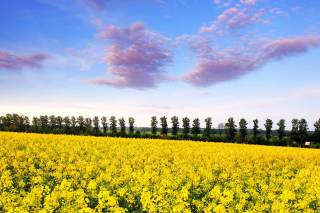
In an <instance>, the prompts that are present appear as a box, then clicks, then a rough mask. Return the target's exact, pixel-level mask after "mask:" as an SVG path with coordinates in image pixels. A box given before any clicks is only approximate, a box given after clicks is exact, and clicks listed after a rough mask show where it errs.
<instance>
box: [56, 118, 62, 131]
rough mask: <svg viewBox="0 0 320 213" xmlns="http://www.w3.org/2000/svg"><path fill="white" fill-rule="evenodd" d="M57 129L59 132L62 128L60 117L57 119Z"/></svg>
mask: <svg viewBox="0 0 320 213" xmlns="http://www.w3.org/2000/svg"><path fill="white" fill-rule="evenodd" d="M57 127H58V129H59V130H60V129H62V127H63V118H62V117H61V116H58V117H57Z"/></svg>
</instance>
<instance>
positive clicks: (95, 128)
mask: <svg viewBox="0 0 320 213" xmlns="http://www.w3.org/2000/svg"><path fill="white" fill-rule="evenodd" d="M167 120H168V119H167V117H165V116H163V117H160V135H159V136H157V137H158V138H161V137H162V136H163V135H165V136H166V138H168V131H169V128H168V121H167ZM204 121H205V124H206V126H205V128H204V129H201V128H200V120H199V118H195V119H193V121H192V125H191V126H190V122H191V120H190V119H189V118H188V117H184V118H182V128H180V123H179V118H178V117H177V116H173V117H172V118H171V124H172V127H171V135H172V136H170V137H171V138H173V139H192V137H191V136H190V134H191V135H193V138H197V137H194V136H198V135H199V134H200V133H202V136H201V137H202V138H206V140H208V139H210V137H211V136H214V135H215V134H216V133H218V135H219V136H220V139H219V138H216V140H221V141H223V140H224V139H223V138H221V137H222V134H223V133H224V137H225V138H226V140H227V141H229V142H231V141H236V142H239V143H245V142H248V141H251V143H254V144H256V143H259V142H258V141H259V140H261V138H260V137H258V136H259V133H260V131H261V130H260V129H259V121H258V119H255V120H253V129H252V132H253V134H252V136H250V138H249V137H248V131H247V125H248V123H247V121H246V120H245V119H244V118H242V119H241V120H240V122H239V128H238V130H237V125H236V124H235V121H234V119H233V118H232V117H230V118H229V119H228V121H227V123H225V124H224V123H220V124H219V125H218V128H217V129H216V128H213V127H212V118H211V117H208V118H206V119H205V120H204ZM100 123H101V125H102V128H100ZM134 123H135V119H134V118H132V117H129V118H128V124H129V126H128V129H127V127H126V120H125V119H124V118H119V119H116V117H115V116H111V117H110V118H109V123H108V120H107V117H105V116H103V117H101V118H100V119H99V117H98V116H94V118H93V119H91V118H84V117H83V116H78V117H77V118H76V117H75V116H71V117H69V116H65V117H61V116H54V115H51V116H47V115H41V116H40V117H33V118H32V119H31V121H30V119H29V118H28V116H23V115H18V114H15V113H14V114H9V113H8V114H6V115H5V116H1V117H0V131H19V132H40V133H55V134H59V133H60V134H75V135H79V134H85V135H96V136H121V137H125V136H134V137H141V133H140V131H136V132H135V131H134ZM118 124H119V128H118ZM158 124H159V123H158V120H157V117H156V116H152V117H151V125H150V127H151V134H152V135H153V137H154V138H157V137H156V136H155V135H157V132H158ZM291 124H292V128H291V131H290V132H289V134H287V135H286V131H285V128H286V126H285V120H284V119H280V120H279V122H278V123H277V126H278V129H277V130H275V131H273V130H272V128H273V121H272V120H271V119H267V120H266V123H265V124H264V127H265V137H266V139H267V140H270V139H271V137H272V133H273V132H276V133H277V135H278V138H279V139H280V140H290V141H296V142H298V143H300V144H301V143H303V142H305V141H306V140H308V139H310V137H311V139H312V141H315V142H320V118H319V120H318V121H316V122H315V123H314V127H315V131H314V134H313V135H311V136H310V135H308V133H307V131H308V124H307V121H306V120H305V119H303V118H302V119H300V120H298V119H292V121H291ZM101 130H102V131H101ZM127 130H128V131H127ZM259 130H260V131H259ZM134 134H135V135H134ZM148 137H149V136H148ZM211 139H212V137H211ZM212 140H213V139H212Z"/></svg>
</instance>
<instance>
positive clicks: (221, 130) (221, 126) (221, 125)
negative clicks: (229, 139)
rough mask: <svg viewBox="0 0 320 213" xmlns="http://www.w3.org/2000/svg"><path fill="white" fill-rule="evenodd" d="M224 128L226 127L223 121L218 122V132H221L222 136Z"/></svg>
mask: <svg viewBox="0 0 320 213" xmlns="http://www.w3.org/2000/svg"><path fill="white" fill-rule="evenodd" d="M224 129H225V126H224V124H223V123H219V124H218V132H219V135H220V137H221V135H222V133H223V130H224Z"/></svg>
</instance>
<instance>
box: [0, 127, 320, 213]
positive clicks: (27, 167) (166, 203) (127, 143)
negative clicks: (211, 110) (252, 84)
mask: <svg viewBox="0 0 320 213" xmlns="http://www.w3.org/2000/svg"><path fill="white" fill-rule="evenodd" d="M0 175H1V177H0V211H1V212H43V213H44V212H83V213H84V212H245V211H247V212H301V211H302V212H314V211H316V210H317V209H318V210H319V209H320V184H319V183H320V150H313V149H300V148H285V147H267V146H255V145H243V144H224V143H202V142H199V143H196V142H191V141H164V140H157V139H126V138H108V137H106V138H99V137H85V136H67V135H44V134H25V133H11V132H0Z"/></svg>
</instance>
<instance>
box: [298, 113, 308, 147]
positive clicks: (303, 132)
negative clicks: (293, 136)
mask: <svg viewBox="0 0 320 213" xmlns="http://www.w3.org/2000/svg"><path fill="white" fill-rule="evenodd" d="M298 126H299V130H298V135H299V142H300V144H301V143H302V142H304V141H305V140H306V139H307V137H308V133H307V131H308V129H309V128H308V124H307V121H306V120H305V119H304V118H302V119H301V120H299V122H298Z"/></svg>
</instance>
